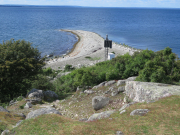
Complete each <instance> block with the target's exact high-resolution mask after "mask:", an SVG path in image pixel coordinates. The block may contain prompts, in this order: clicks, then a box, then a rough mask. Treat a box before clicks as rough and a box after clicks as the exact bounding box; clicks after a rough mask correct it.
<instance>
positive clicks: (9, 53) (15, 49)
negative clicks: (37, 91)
mask: <svg viewBox="0 0 180 135" xmlns="http://www.w3.org/2000/svg"><path fill="white" fill-rule="evenodd" d="M42 66H44V58H43V59H41V53H40V52H39V51H38V50H37V48H33V47H32V46H31V43H30V42H26V41H24V40H17V41H14V40H10V41H7V42H6V43H4V42H3V44H0V102H5V101H8V100H10V99H12V98H13V97H16V96H19V95H20V94H25V93H26V90H27V89H28V88H29V87H30V85H29V82H30V81H31V80H32V79H33V78H34V76H35V75H36V74H37V73H38V72H39V70H40V69H41V68H42Z"/></svg>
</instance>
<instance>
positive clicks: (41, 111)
mask: <svg viewBox="0 0 180 135" xmlns="http://www.w3.org/2000/svg"><path fill="white" fill-rule="evenodd" d="M52 113H54V114H59V115H61V113H60V112H59V111H57V110H56V109H54V108H52V107H47V108H41V109H38V110H35V111H32V112H30V113H28V115H27V117H26V119H31V118H35V117H37V116H40V115H43V114H52Z"/></svg>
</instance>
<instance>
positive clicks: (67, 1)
mask: <svg viewBox="0 0 180 135" xmlns="http://www.w3.org/2000/svg"><path fill="white" fill-rule="evenodd" d="M3 4H23V5H58V6H61V5H63V6H64V5H69V6H89V7H155V8H180V0H0V5H3Z"/></svg>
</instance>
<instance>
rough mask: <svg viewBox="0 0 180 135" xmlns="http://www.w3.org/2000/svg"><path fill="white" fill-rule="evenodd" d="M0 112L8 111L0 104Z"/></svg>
mask: <svg viewBox="0 0 180 135" xmlns="http://www.w3.org/2000/svg"><path fill="white" fill-rule="evenodd" d="M0 112H10V111H8V110H6V109H5V108H3V107H2V106H0Z"/></svg>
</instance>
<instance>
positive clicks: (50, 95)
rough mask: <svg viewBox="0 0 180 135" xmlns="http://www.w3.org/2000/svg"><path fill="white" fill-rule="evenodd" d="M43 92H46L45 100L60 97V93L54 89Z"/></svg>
mask: <svg viewBox="0 0 180 135" xmlns="http://www.w3.org/2000/svg"><path fill="white" fill-rule="evenodd" d="M43 94H44V100H47V101H54V100H56V99H58V95H57V94H56V93H55V92H54V91H51V90H47V91H44V93H43Z"/></svg>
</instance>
